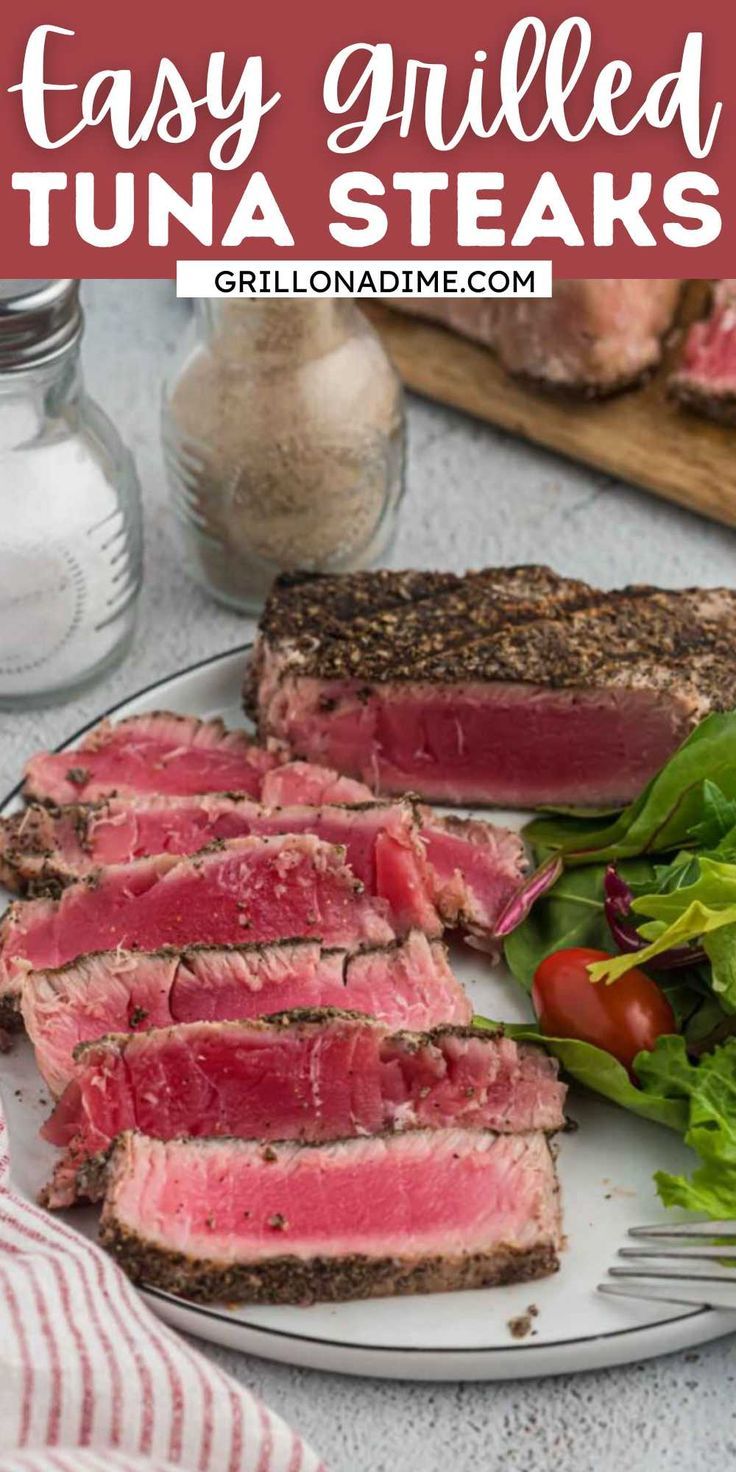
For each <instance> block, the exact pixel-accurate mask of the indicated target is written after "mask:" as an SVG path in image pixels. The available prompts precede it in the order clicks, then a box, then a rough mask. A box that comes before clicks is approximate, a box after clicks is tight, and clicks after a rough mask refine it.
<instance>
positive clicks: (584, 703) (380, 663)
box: [246, 567, 736, 807]
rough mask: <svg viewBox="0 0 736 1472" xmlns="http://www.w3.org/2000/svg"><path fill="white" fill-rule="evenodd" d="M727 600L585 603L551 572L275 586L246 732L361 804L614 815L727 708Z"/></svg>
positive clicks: (373, 575)
mask: <svg viewBox="0 0 736 1472" xmlns="http://www.w3.org/2000/svg"><path fill="white" fill-rule="evenodd" d="M735 612H736V593H734V592H733V591H732V590H730V589H727V588H707V589H683V590H677V591H672V590H663V589H656V588H646V587H633V588H624V589H622V590H620V591H617V592H600V591H598V590H596V589H594V588H591V587H588V586H587V585H586V584H584V583H579V582H576V581H573V580H571V579H565V578H561V577H558V576H557V575H556V574H555V573H553V572H552V571H551V570H550V569H549V568H543V567H517V568H486V569H485V570H484V571H482V572H474V573H467V574H466V575H465V577H462V578H461V577H456V576H455V575H453V574H451V573H435V574H431V573H413V572H385V571H384V572H367V573H350V574H344V575H342V576H327V577H317V576H309V575H308V574H293V575H289V576H284V577H282V578H281V579H277V581H276V584H275V585H274V589H273V591H272V593H271V596H270V597H269V599H268V601H267V604H266V608H265V610H264V614H263V617H262V619H261V625H260V632H259V637H258V641H257V644H256V648H255V653H254V659H253V662H252V665H251V667H250V669H249V673H248V677H247V686H246V703H247V706H248V709H249V711H250V712H251V713H252V714H253V715H254V716H255V717H256V718H257V720H258V723H259V730H260V733H261V736H262V737H264V738H265V737H275V738H277V739H279V740H280V741H282V742H284V743H286V744H287V745H288V747H289V750H290V752H291V754H292V756H294V757H298V758H300V759H306V760H309V761H314V762H320V763H322V762H325V763H327V764H329V765H330V766H333V767H335V768H337V770H339V771H342V772H344V773H345V774H346V775H347V776H348V777H351V778H358V779H360V780H362V781H365V782H367V783H368V784H369V785H370V786H371V787H372V788H373V790H374V791H375V792H377V793H384V794H386V793H388V794H390V793H393V792H404V791H413V792H417V793H419V794H421V795H422V796H424V797H426V798H428V799H429V800H432V801H438V802H450V803H468V804H471V803H490V804H498V805H499V806H508V807H537V806H543V805H545V804H549V803H553V804H565V805H567V804H571V805H575V806H588V807H590V806H592V807H598V806H601V805H610V806H618V805H621V804H623V803H625V802H627V801H629V800H630V799H631V798H633V797H635V796H636V795H637V794H638V793H639V791H640V790H641V788H642V787H643V786H644V784H645V783H646V782H647V781H648V780H649V778H650V777H651V776H652V775H653V774H654V772H656V771H657V769H658V768H659V767H661V766H662V764H663V763H664V762H665V761H666V759H667V758H668V757H669V756H671V755H672V753H673V751H674V750H675V749H676V747H677V746H678V745H679V744H680V742H681V741H682V740H684V738H685V737H686V736H687V735H688V734H689V732H690V731H691V730H692V729H693V727H694V726H695V725H696V724H697V723H698V721H700V720H701V719H702V718H703V717H704V716H705V715H707V714H708V712H710V711H712V710H726V709H730V708H731V707H732V706H734V705H736V658H735V657H734V652H733V636H732V627H733V620H734V613H735Z"/></svg>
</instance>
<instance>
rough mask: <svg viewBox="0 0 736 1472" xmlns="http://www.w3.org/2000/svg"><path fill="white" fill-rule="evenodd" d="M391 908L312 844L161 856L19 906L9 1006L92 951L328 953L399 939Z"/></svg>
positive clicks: (1, 962)
mask: <svg viewBox="0 0 736 1472" xmlns="http://www.w3.org/2000/svg"><path fill="white" fill-rule="evenodd" d="M387 908H388V907H387V905H386V904H385V902H383V901H379V900H376V899H373V898H371V897H370V896H368V895H366V894H365V893H364V891H363V887H362V885H361V884H360V883H359V881H358V880H357V879H356V878H355V876H354V874H353V873H352V870H351V869H349V868H348V867H347V865H346V864H345V863H344V855H343V852H342V850H340V849H337V848H334V847H332V846H331V845H330V844H326V843H322V842H321V841H320V840H319V839H318V838H312V837H311V836H307V835H300V836H296V837H293V836H287V837H280V838H233V839H231V840H230V841H229V842H228V843H222V844H220V845H219V846H217V847H216V848H213V849H212V850H206V849H205V850H203V851H202V852H201V853H199V854H196V855H195V856H194V857H193V858H177V857H176V856H175V855H168V854H167V855H160V856H159V857H158V858H155V859H139V860H138V861H137V862H136V863H133V864H121V865H119V866H117V867H112V868H109V869H102V870H100V871H99V873H95V874H91V875H90V876H89V878H87V879H81V880H79V881H78V882H77V883H76V884H72V885H70V886H69V888H68V889H65V890H64V891H63V892H62V895H61V897H60V898H59V899H58V900H52V899H35V900H16V901H15V902H14V903H13V904H12V905H10V907H9V908H8V910H7V911H6V913H5V915H4V916H3V919H2V921H1V922H0V1003H4V1004H5V1012H6V1013H7V1012H8V1011H9V1010H10V1011H12V1007H13V1005H14V1004H15V1003H16V1002H17V998H18V996H19V993H20V990H21V984H22V980H23V977H24V975H27V973H28V972H29V971H31V970H39V969H42V970H45V969H48V968H52V967H57V966H63V965H64V964H65V963H66V962H67V961H72V960H74V959H75V957H77V956H80V955H84V954H86V953H87V952H89V951H96V950H110V949H113V948H114V947H116V946H126V947H128V948H129V949H135V950H138V949H140V950H153V949H155V948H156V947H157V946H161V945H179V946H181V945H187V944H190V943H192V942H195V941H200V942H202V943H205V944H210V945H231V944H237V943H238V942H242V941H244V940H245V939H248V940H251V941H268V940H281V939H286V938H288V937H289V936H293V935H298V936H304V937H306V938H310V937H311V938H319V939H320V940H322V941H323V943H324V944H326V945H349V946H358V945H360V944H365V945H370V944H374V945H381V944H385V943H386V942H387V941H389V940H392V939H394V931H393V930H392V928H391V925H390V924H389V921H388V919H387V918H386V915H387Z"/></svg>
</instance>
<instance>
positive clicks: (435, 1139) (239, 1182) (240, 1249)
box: [101, 1129, 560, 1303]
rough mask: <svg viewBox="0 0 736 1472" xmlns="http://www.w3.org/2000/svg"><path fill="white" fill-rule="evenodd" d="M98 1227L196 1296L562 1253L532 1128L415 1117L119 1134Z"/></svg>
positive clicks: (337, 1292)
mask: <svg viewBox="0 0 736 1472" xmlns="http://www.w3.org/2000/svg"><path fill="white" fill-rule="evenodd" d="M101 1238H102V1241H103V1243H104V1244H105V1245H106V1246H107V1247H108V1248H109V1249H110V1250H111V1251H112V1252H113V1254H114V1255H115V1257H116V1258H117V1259H118V1261H119V1263H120V1264H121V1266H122V1267H123V1268H125V1270H126V1271H127V1272H128V1273H129V1274H130V1276H131V1277H132V1278H133V1279H135V1280H136V1281H145V1282H146V1283H149V1284H152V1285H153V1286H156V1287H160V1288H163V1289H165V1290H167V1291H168V1292H171V1293H177V1294H182V1295H183V1296H184V1297H186V1298H193V1299H197V1300H199V1301H200V1302H212V1301H219V1300H226V1301H228V1302H233V1301H238V1300H240V1301H243V1302H248V1303H311V1302H314V1301H315V1300H319V1299H323V1300H327V1301H334V1300H339V1299H346V1298H372V1297H378V1296H385V1295H386V1294H392V1293H435V1292H440V1291H444V1290H447V1289H453V1288H482V1287H486V1286H489V1285H490V1284H495V1283H510V1282H516V1281H519V1280H522V1279H528V1278H535V1277H540V1276H541V1275H543V1274H545V1273H550V1272H553V1271H554V1270H555V1269H556V1268H557V1266H558V1257H557V1251H558V1248H559V1246H560V1214H559V1205H558V1196H557V1186H556V1182H555V1171H554V1165H553V1163H552V1157H551V1155H550V1152H549V1146H548V1144H547V1139H546V1136H545V1135H543V1134H539V1133H536V1134H526V1135H493V1134H490V1133H487V1132H480V1131H475V1130H462V1129H447V1130H426V1131H424V1130H422V1131H415V1132H413V1133H408V1134H394V1135H384V1136H379V1137H373V1138H370V1139H355V1140H343V1141H340V1143H338V1144H331V1145H296V1144H288V1143H287V1144H278V1145H272V1144H258V1143H255V1142H252V1141H246V1140H170V1141H162V1140H152V1139H150V1138H148V1137H147V1136H146V1135H138V1134H126V1135H124V1136H123V1137H122V1139H121V1141H120V1142H119V1144H118V1145H117V1146H116V1148H115V1150H114V1152H113V1156H112V1160H111V1165H110V1171H109V1177H108V1185H107V1192H106V1196H105V1204H104V1208H103V1212H102V1223H101Z"/></svg>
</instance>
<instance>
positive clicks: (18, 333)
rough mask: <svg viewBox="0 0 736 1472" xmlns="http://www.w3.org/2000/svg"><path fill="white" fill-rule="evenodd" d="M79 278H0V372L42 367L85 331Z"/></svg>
mask: <svg viewBox="0 0 736 1472" xmlns="http://www.w3.org/2000/svg"><path fill="white" fill-rule="evenodd" d="M83 320H84V319H83V314H82V307H81V304H80V301H79V282H78V281H77V280H73V279H69V280H61V281H48V280H45V281H34V280H17V281H8V280H2V279H1V278H0V373H15V372H19V371H20V370H22V369H24V368H36V367H40V366H41V365H43V364H44V363H51V362H53V360H54V359H55V358H58V357H60V356H61V354H62V353H64V352H65V351H66V349H67V348H69V347H71V346H72V344H73V343H75V342H76V341H77V339H78V338H79V337H80V335H81V332H82V325H83Z"/></svg>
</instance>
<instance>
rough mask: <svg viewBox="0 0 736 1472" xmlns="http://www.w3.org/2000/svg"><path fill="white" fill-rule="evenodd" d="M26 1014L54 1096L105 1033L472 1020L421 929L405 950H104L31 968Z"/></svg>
mask: <svg viewBox="0 0 736 1472" xmlns="http://www.w3.org/2000/svg"><path fill="white" fill-rule="evenodd" d="M21 1006H22V1012H23V1020H24V1022H25V1026H26V1031H27V1032H28V1035H29V1037H30V1039H31V1041H32V1043H33V1045H34V1048H35V1051H36V1062H37V1064H38V1067H39V1069H40V1071H41V1073H42V1074H43V1076H44V1078H45V1079H46V1082H47V1084H48V1085H49V1088H50V1089H51V1092H52V1093H53V1094H60V1093H61V1092H62V1090H63V1089H64V1088H65V1087H66V1085H67V1084H68V1082H69V1080H70V1079H71V1078H72V1077H73V1075H74V1050H75V1048H76V1047H77V1046H78V1045H79V1044H81V1043H86V1042H92V1041H95V1040H96V1039H97V1038H100V1037H103V1036H104V1035H105V1034H106V1033H121V1032H136V1033H138V1032H144V1031H147V1030H148V1029H149V1028H153V1027H158V1028H164V1027H168V1026H170V1025H171V1024H173V1023H188V1022H198V1021H200V1020H206V1021H211V1022H227V1021H231V1020H237V1019H239V1018H252V1017H262V1016H264V1015H267V1014H270V1013H274V1012H286V1011H290V1010H291V1009H293V1008H295V1007H299V1008H305V1007H306V1008H314V1007H338V1008H347V1009H350V1010H353V1011H356V1012H364V1013H368V1014H370V1015H371V1016H374V1017H377V1018H379V1019H380V1020H381V1021H382V1022H384V1023H385V1024H386V1025H387V1027H390V1028H392V1029H396V1028H410V1029H412V1030H413V1031H415V1032H422V1031H426V1030H427V1029H428V1028H432V1027H435V1026H436V1025H437V1024H438V1023H443V1022H448V1023H459V1024H467V1023H468V1022H470V1019H471V1017H472V1015H473V1009H472V1006H471V1004H470V1000H469V998H468V997H467V995H466V993H465V992H464V990H463V988H462V987H461V985H460V983H459V981H457V979H456V978H455V977H454V976H453V974H452V971H451V970H450V967H449V965H448V962H447V953H446V951H445V948H444V946H443V945H441V944H440V943H439V941H432V942H430V941H428V940H427V938H426V936H424V935H422V934H421V933H419V932H416V931H415V932H414V933H413V934H412V935H410V936H408V937H407V939H406V940H405V941H401V942H395V943H393V944H391V945H388V946H381V947H377V948H375V949H370V950H365V951H360V952H348V951H345V950H324V949H322V948H321V947H320V946H319V944H318V942H316V941H308V940H295V941H284V942H282V943H279V944H274V945H245V946H220V947H208V946H193V947H191V948H190V949H188V950H184V951H177V950H173V949H169V948H167V949H164V950H161V951H156V952H153V953H143V952H131V951H122V950H117V951H108V952H102V953H100V954H98V955H93V956H84V957H82V959H81V960H79V961H75V962H73V963H71V964H70V965H68V966H63V967H61V968H60V969H59V970H56V971H32V972H31V973H30V974H29V975H28V976H27V977H26V979H25V982H24V984H23V995H22V1002H21Z"/></svg>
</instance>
